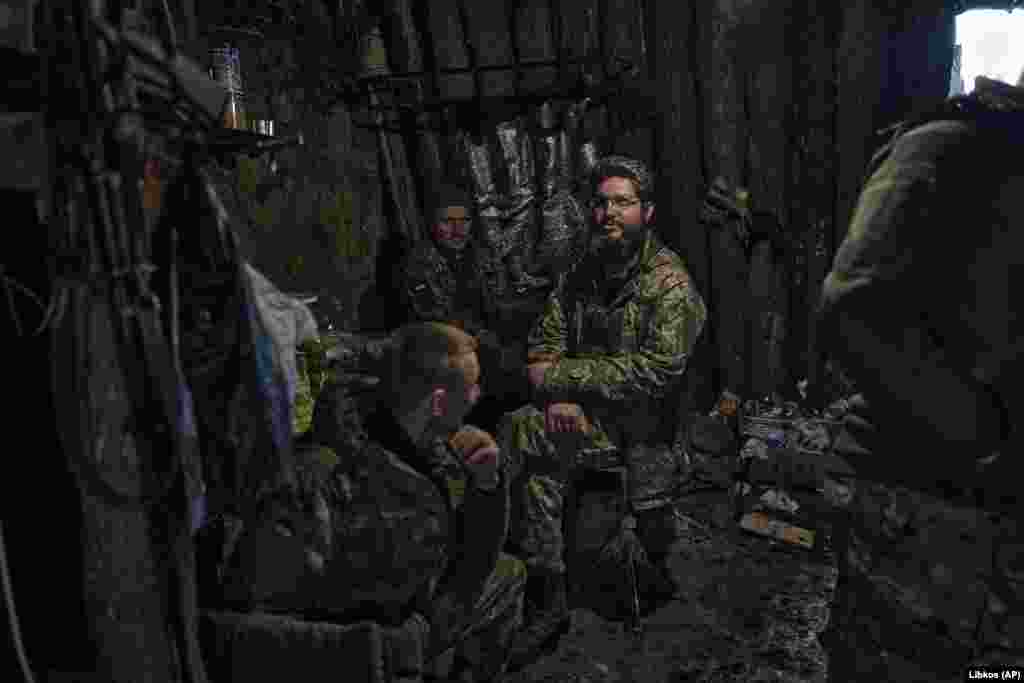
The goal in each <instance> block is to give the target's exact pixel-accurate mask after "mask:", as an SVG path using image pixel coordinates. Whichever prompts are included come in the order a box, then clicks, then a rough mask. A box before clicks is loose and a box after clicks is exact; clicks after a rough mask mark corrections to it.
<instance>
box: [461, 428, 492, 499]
mask: <svg viewBox="0 0 1024 683" xmlns="http://www.w3.org/2000/svg"><path fill="white" fill-rule="evenodd" d="M449 443H450V444H451V446H452V448H453V449H455V452H456V454H457V455H458V456H459V459H461V460H462V463H463V465H465V467H466V469H467V470H469V472H470V474H471V475H472V476H473V480H474V482H475V483H476V484H477V486H479V487H481V488H485V489H489V488H493V487H494V486H496V485H497V483H498V468H499V467H500V466H501V449H500V448H498V443H497V442H496V441H495V440H494V437H493V436H491V435H490V434H488V433H487V432H485V431H484V430H482V429H480V428H479V427H474V426H472V425H465V426H463V427H462V429H460V430H459V431H457V432H456V433H455V435H454V436H452V438H451V439H450V441H449Z"/></svg>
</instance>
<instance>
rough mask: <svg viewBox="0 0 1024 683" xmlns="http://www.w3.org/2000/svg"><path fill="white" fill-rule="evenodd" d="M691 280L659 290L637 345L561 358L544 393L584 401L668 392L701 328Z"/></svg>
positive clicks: (546, 381)
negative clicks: (601, 353)
mask: <svg viewBox="0 0 1024 683" xmlns="http://www.w3.org/2000/svg"><path fill="white" fill-rule="evenodd" d="M689 286H690V285H689V283H688V282H685V281H680V282H674V283H673V284H671V285H670V286H669V287H666V288H665V290H664V291H662V292H659V293H658V295H657V297H656V299H655V301H653V302H652V303H651V304H650V305H651V306H652V312H651V315H650V319H649V322H648V326H647V329H646V330H645V331H644V334H643V340H642V342H641V345H640V348H639V350H638V351H636V352H634V353H616V354H612V355H608V356H595V357H589V358H587V357H584V358H561V359H560V360H558V361H557V362H556V363H555V364H554V365H553V366H552V367H551V368H549V369H548V371H547V373H546V375H545V376H544V385H543V387H541V389H540V392H541V393H542V395H543V396H544V398H545V399H546V400H547V401H549V402H556V401H558V402H569V403H582V404H584V405H585V404H586V403H588V402H591V401H594V400H604V401H611V402H619V401H631V400H633V399H637V398H655V399H657V398H661V397H662V396H664V395H665V392H666V391H667V389H668V388H669V387H670V386H671V383H672V381H673V380H674V379H676V378H677V377H679V376H681V375H682V374H683V371H684V370H685V369H686V362H687V360H688V358H689V355H690V353H691V351H692V349H693V345H694V342H695V341H696V338H697V335H698V334H699V331H700V329H699V328H700V324H701V322H700V321H701V312H700V311H699V310H698V309H697V307H696V305H695V304H694V300H693V298H692V297H691V296H690V293H689V291H688V288H689Z"/></svg>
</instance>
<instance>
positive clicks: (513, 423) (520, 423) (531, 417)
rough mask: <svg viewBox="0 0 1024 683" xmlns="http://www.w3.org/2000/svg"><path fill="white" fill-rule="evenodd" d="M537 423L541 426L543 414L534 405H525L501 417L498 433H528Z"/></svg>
mask: <svg viewBox="0 0 1024 683" xmlns="http://www.w3.org/2000/svg"><path fill="white" fill-rule="evenodd" d="M538 421H539V423H540V425H541V426H543V424H544V414H543V413H541V412H540V410H538V409H537V407H536V406H534V405H525V406H523V407H521V408H518V409H517V410H513V411H510V412H507V413H505V414H504V415H502V417H501V427H500V428H499V431H500V432H502V433H516V432H522V431H524V430H525V431H529V430H531V429H533V428H535V427H536V425H537V424H538Z"/></svg>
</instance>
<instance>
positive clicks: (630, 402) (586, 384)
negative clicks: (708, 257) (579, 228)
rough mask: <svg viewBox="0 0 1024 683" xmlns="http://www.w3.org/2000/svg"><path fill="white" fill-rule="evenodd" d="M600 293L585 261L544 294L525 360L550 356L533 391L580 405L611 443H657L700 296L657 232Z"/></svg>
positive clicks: (697, 329) (693, 331) (702, 313)
mask: <svg viewBox="0 0 1024 683" xmlns="http://www.w3.org/2000/svg"><path fill="white" fill-rule="evenodd" d="M606 289H607V287H606V285H605V278H604V276H603V273H602V272H601V270H600V267H599V266H597V265H595V264H594V263H592V262H589V261H586V260H585V261H583V262H582V263H581V264H580V265H579V266H578V267H577V268H576V269H574V270H573V271H571V272H570V273H569V274H567V275H566V276H565V277H564V278H563V280H562V281H561V282H560V283H559V285H558V286H557V287H556V288H555V290H554V291H553V292H552V294H551V296H550V297H549V298H548V302H547V305H546V307H545V310H544V313H543V314H542V315H541V317H540V319H539V320H538V322H537V324H536V326H535V327H534V329H533V331H532V332H531V334H530V345H529V352H528V358H529V359H530V360H531V361H536V360H552V361H554V365H553V366H552V367H551V368H550V369H549V370H548V372H547V374H546V375H545V378H544V385H543V387H541V388H540V389H539V392H538V393H539V397H540V398H541V399H542V400H546V401H570V402H574V403H579V404H581V405H583V406H584V409H585V410H586V411H587V415H588V417H589V418H590V419H591V421H592V422H594V423H595V426H598V427H599V428H601V429H603V430H604V431H605V432H606V433H607V434H608V436H609V438H611V440H612V441H613V442H614V443H617V444H620V445H621V444H622V443H631V444H636V443H644V442H653V441H657V440H659V439H660V438H661V437H664V436H665V434H664V432H663V431H662V429H663V427H664V421H663V419H662V417H663V416H664V415H665V410H664V407H663V406H662V401H663V400H664V399H665V398H666V397H667V396H668V395H669V393H670V390H671V389H672V388H673V387H674V386H677V385H678V382H679V381H680V380H681V378H682V375H683V372H684V371H685V370H686V363H687V360H688V359H689V357H690V353H691V352H692V350H693V347H694V344H695V342H696V341H697V338H698V336H699V335H700V334H701V331H702V330H703V327H704V322H705V320H706V318H707V311H706V309H705V307H704V301H703V299H702V298H701V296H700V294H699V293H698V292H697V289H696V287H695V286H694V285H693V283H692V282H691V281H690V275H689V273H688V272H687V271H686V267H685V266H684V265H683V262H682V259H680V257H679V256H678V255H677V254H675V253H674V252H673V251H672V250H670V249H669V248H668V247H666V246H665V245H664V244H662V243H661V241H660V240H659V239H658V238H657V236H656V235H654V234H653V232H652V233H651V234H650V235H649V237H648V238H647V240H646V241H645V242H644V244H643V246H642V248H641V251H640V254H639V259H638V261H637V264H636V266H635V267H634V268H633V269H632V271H631V272H630V273H629V274H628V275H627V277H626V280H625V282H624V284H623V285H622V286H621V287H620V288H618V289H617V291H614V292H607V291H606ZM673 417H675V416H674V415H673Z"/></svg>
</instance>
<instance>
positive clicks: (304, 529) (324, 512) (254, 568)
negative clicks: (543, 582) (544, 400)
mask: <svg viewBox="0 0 1024 683" xmlns="http://www.w3.org/2000/svg"><path fill="white" fill-rule="evenodd" d="M366 423H367V424H366V432H365V434H366V440H365V442H363V443H362V444H359V443H358V442H356V443H355V445H356V448H355V449H352V450H347V452H345V453H342V454H339V453H337V452H335V450H334V449H332V448H330V447H328V446H319V445H318V446H313V447H309V448H307V449H305V450H304V451H302V452H301V453H300V455H299V467H298V471H299V482H300V483H299V488H300V495H299V501H300V505H299V506H298V512H297V513H294V512H293V513H292V517H291V519H287V515H285V518H283V519H281V520H279V523H278V524H277V526H272V527H271V528H270V529H269V530H267V529H264V530H262V531H261V532H260V533H262V534H263V535H264V537H266V535H267V534H268V533H269V534H276V535H277V536H279V537H280V536H281V531H280V530H279V527H280V526H281V524H284V525H285V526H290V527H291V529H292V537H293V538H294V540H292V541H288V540H282V539H281V538H278V539H277V540H276V541H275V545H271V546H267V545H266V541H263V543H261V542H260V541H259V539H258V538H256V536H257V535H258V534H254V538H253V539H251V540H250V542H249V546H248V548H247V547H246V544H245V542H244V540H243V541H242V542H240V543H239V551H238V556H239V561H238V562H237V563H236V575H235V579H234V584H233V585H234V591H233V594H234V598H235V600H236V601H237V600H239V599H241V600H243V601H245V602H247V603H248V604H249V605H250V606H253V605H255V606H260V607H263V608H269V609H276V610H281V609H283V610H287V611H292V612H307V613H310V614H314V615H318V616H319V617H320V618H328V619H330V620H332V621H341V622H354V621H358V620H370V621H374V622H378V623H381V624H384V625H387V626H389V627H392V628H399V629H402V630H404V631H408V630H410V629H412V630H417V627H416V626H415V625H416V624H420V625H421V626H422V629H421V630H422V633H420V636H419V642H420V647H419V648H418V651H419V652H420V653H421V654H420V655H419V656H418V657H417V656H414V657H412V659H413V660H415V659H419V660H420V661H409V658H408V657H406V658H405V659H404V660H403V661H400V662H396V663H395V664H394V665H395V666H396V667H399V668H403V669H405V670H411V669H415V668H417V667H418V668H419V669H420V670H423V669H424V668H426V667H429V665H430V662H431V660H433V659H434V658H435V657H436V656H438V655H439V654H441V653H443V652H445V651H446V650H448V649H450V648H452V647H454V648H455V649H456V653H457V654H458V655H459V656H461V658H462V659H463V660H465V661H467V662H468V663H469V665H470V667H471V669H472V671H473V672H474V675H475V676H476V678H477V680H492V679H493V678H494V677H495V676H497V675H499V674H500V673H501V672H502V671H503V669H504V666H505V660H506V652H507V644H508V642H509V641H510V639H511V637H512V635H513V634H514V632H515V630H516V629H517V628H518V627H519V625H520V623H521V619H522V591H523V587H524V585H525V581H526V571H525V568H524V567H523V564H522V562H520V561H519V560H516V559H514V558H511V557H508V556H505V555H503V554H501V553H500V548H501V546H502V544H503V543H504V539H505V532H506V529H507V521H508V488H507V485H505V484H504V483H503V485H502V486H499V488H498V490H497V491H495V492H491V493H488V492H484V491H481V490H478V489H477V488H476V487H473V486H467V479H466V473H465V470H464V469H463V467H462V465H461V463H460V462H459V461H458V460H457V459H456V457H455V455H454V453H453V452H452V451H451V449H450V447H449V446H448V445H447V444H446V443H445V442H444V441H443V440H440V439H434V440H430V441H425V442H424V443H423V444H421V445H419V446H417V445H415V444H413V443H412V441H411V440H409V439H408V438H407V437H406V436H405V432H404V430H403V428H402V427H400V426H399V425H398V423H397V422H396V421H395V420H394V419H393V418H392V417H391V416H390V413H389V412H388V411H387V410H377V411H376V412H375V413H373V415H371V416H369V418H368V419H367V421H366ZM342 447H343V448H346V449H347V448H348V447H346V446H344V445H343V446H342ZM504 481H507V477H503V482H504ZM293 510H294V508H293ZM286 535H287V534H286ZM289 543H290V544H291V545H292V546H294V549H293V550H292V551H290V552H288V548H287V545H288V544H289ZM261 547H262V548H264V549H266V548H277V556H273V557H272V556H271V555H270V554H269V553H267V552H262V553H261V552H260V548H261ZM285 555H288V556H290V557H291V558H292V559H291V561H290V562H289V561H288V560H287V559H285V560H282V556H285ZM303 557H304V559H300V558H303ZM289 565H290V566H291V570H290V571H288V570H287V567H288V566H289ZM282 567H284V569H282ZM231 593H232V591H229V595H230V594H231Z"/></svg>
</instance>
